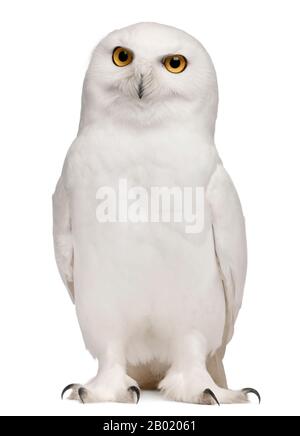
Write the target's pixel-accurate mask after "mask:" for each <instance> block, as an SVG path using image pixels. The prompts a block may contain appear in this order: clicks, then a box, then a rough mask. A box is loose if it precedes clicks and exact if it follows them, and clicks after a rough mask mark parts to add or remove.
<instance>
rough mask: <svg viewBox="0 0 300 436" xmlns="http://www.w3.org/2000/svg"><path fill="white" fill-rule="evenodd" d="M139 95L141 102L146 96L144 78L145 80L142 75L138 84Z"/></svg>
mask: <svg viewBox="0 0 300 436" xmlns="http://www.w3.org/2000/svg"><path fill="white" fill-rule="evenodd" d="M137 95H138V97H139V99H140V100H141V99H142V98H143V95H144V78H143V75H142V74H141V77H140V81H139V84H138V89H137Z"/></svg>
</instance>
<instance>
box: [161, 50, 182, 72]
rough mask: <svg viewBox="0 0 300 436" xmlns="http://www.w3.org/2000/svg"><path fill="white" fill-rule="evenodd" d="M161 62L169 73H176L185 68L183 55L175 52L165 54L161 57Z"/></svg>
mask: <svg viewBox="0 0 300 436" xmlns="http://www.w3.org/2000/svg"><path fill="white" fill-rule="evenodd" d="M163 64H164V66H165V68H166V69H167V70H168V71H169V72H170V73H174V74H178V73H182V71H184V70H185V69H186V66H187V60H186V58H185V57H184V56H182V55H179V54H175V55H170V56H166V57H165V58H164V59H163Z"/></svg>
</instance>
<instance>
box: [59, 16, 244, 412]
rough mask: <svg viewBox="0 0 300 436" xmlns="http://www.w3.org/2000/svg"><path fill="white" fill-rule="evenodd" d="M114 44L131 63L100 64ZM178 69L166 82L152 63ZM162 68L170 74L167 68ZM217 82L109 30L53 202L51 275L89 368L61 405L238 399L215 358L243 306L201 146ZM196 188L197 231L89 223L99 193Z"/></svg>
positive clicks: (164, 33)
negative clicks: (151, 393) (55, 272)
mask: <svg viewBox="0 0 300 436" xmlns="http://www.w3.org/2000/svg"><path fill="white" fill-rule="evenodd" d="M115 47H125V48H127V49H129V50H130V52H131V53H133V60H132V62H131V63H129V64H128V65H126V66H124V67H120V66H118V65H116V64H115V63H114V62H113V61H112V53H113V50H114V49H115ZM171 54H181V55H183V56H184V57H185V58H186V60H187V67H186V68H185V70H184V71H183V72H182V73H180V74H172V73H170V72H169V71H168V70H167V69H166V68H165V66H164V65H163V63H162V59H164V57H165V56H168V55H171ZM174 65H175V64H174ZM217 104H218V93H217V81H216V75H215V71H214V67H213V65H212V62H211V60H210V58H209V56H208V54H207V52H206V51H205V50H204V48H203V47H202V46H201V44H200V43H199V42H198V41H197V40H195V39H194V38H192V37H191V36H189V35H188V34H186V33H185V32H183V31H180V30H178V29H175V28H172V27H168V26H164V25H159V24H154V23H140V24H136V25H133V26H130V27H127V28H124V29H121V30H117V31H115V32H112V33H111V34H109V35H108V36H107V37H106V38H105V39H104V40H103V41H102V42H101V43H100V44H99V45H98V46H97V48H96V49H95V51H94V53H93V56H92V60H91V63H90V66H89V69H88V72H87V75H86V78H85V82H84V88H83V97H82V114H81V122H80V128H79V132H78V136H77V138H76V139H75V141H74V143H73V144H72V146H71V148H70V150H69V152H68V154H67V157H66V160H65V164H64V167H63V171H62V175H61V178H60V180H59V182H58V184H57V187H56V191H55V194H54V196H53V210H54V244H55V253H56V260H57V264H58V268H59V271H60V274H61V276H62V279H63V281H64V283H65V285H66V287H67V288H68V290H69V293H70V295H71V298H72V299H73V301H74V303H75V306H76V312H77V316H78V320H79V324H80V327H81V330H82V334H83V338H84V341H85V344H86V347H87V349H88V350H89V351H90V352H91V354H92V355H93V356H94V357H95V358H97V359H98V361H99V371H98V374H97V375H96V377H95V378H94V379H92V380H91V381H90V382H88V383H87V384H85V385H80V384H76V385H71V386H68V387H67V388H70V389H72V393H71V398H74V399H81V400H82V401H83V402H87V401H124V402H128V401H134V400H135V399H136V396H139V391H138V389H137V387H138V386H140V387H141V388H153V387H157V386H158V387H159V388H160V389H161V390H162V391H163V392H164V393H165V394H166V395H167V396H168V397H169V398H171V399H174V400H178V401H186V402H196V403H208V404H212V403H214V402H215V399H216V398H217V399H218V401H219V402H221V403H229V402H244V401H246V397H247V393H248V392H249V391H247V390H244V391H243V390H241V391H231V390H228V389H227V385H226V378H225V373H224V369H223V365H222V359H223V356H224V353H225V347H226V345H227V343H228V341H229V340H230V339H231V337H232V333H233V327H234V323H235V320H236V317H237V314H238V311H239V308H240V305H241V302H242V297H243V288H244V281H245V274H246V238H245V228H244V218H243V214H242V210H241V206H240V202H239V199H238V196H237V193H236V191H235V188H234V186H233V184H232V182H231V180H230V178H229V176H228V174H227V173H226V171H225V169H224V168H223V165H222V163H221V161H220V158H219V156H218V153H217V151H216V148H215V145H214V127H215V120H216V115H217ZM121 178H123V179H126V180H127V182H128V184H129V185H130V186H141V187H143V188H146V189H147V190H149V189H150V188H151V187H152V186H170V187H172V186H177V187H182V188H183V187H186V186H190V187H198V186H201V187H204V189H205V223H204V229H203V231H202V232H201V233H198V234H187V233H186V232H185V231H184V226H183V225H182V224H181V223H161V222H160V223H130V222H125V223H102V224H101V223H99V222H98V221H97V219H96V207H97V199H96V192H97V190H98V189H99V187H101V186H110V187H112V188H117V185H118V181H119V180H120V179H121Z"/></svg>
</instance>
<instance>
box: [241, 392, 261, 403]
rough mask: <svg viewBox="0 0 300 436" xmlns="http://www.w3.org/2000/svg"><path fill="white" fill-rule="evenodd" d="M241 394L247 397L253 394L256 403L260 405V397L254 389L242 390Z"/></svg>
mask: <svg viewBox="0 0 300 436" xmlns="http://www.w3.org/2000/svg"><path fill="white" fill-rule="evenodd" d="M242 392H244V394H246V395H248V394H254V395H256V396H257V398H258V402H259V404H260V403H261V397H260V394H259V392H258V391H257V390H256V389H252V388H244V389H242Z"/></svg>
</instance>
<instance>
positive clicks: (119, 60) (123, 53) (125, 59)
mask: <svg viewBox="0 0 300 436" xmlns="http://www.w3.org/2000/svg"><path fill="white" fill-rule="evenodd" d="M112 59H113V63H114V64H115V65H117V67H126V65H129V64H131V62H132V61H133V53H132V51H130V50H128V48H124V47H116V48H115V49H114V51H113V54H112Z"/></svg>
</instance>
